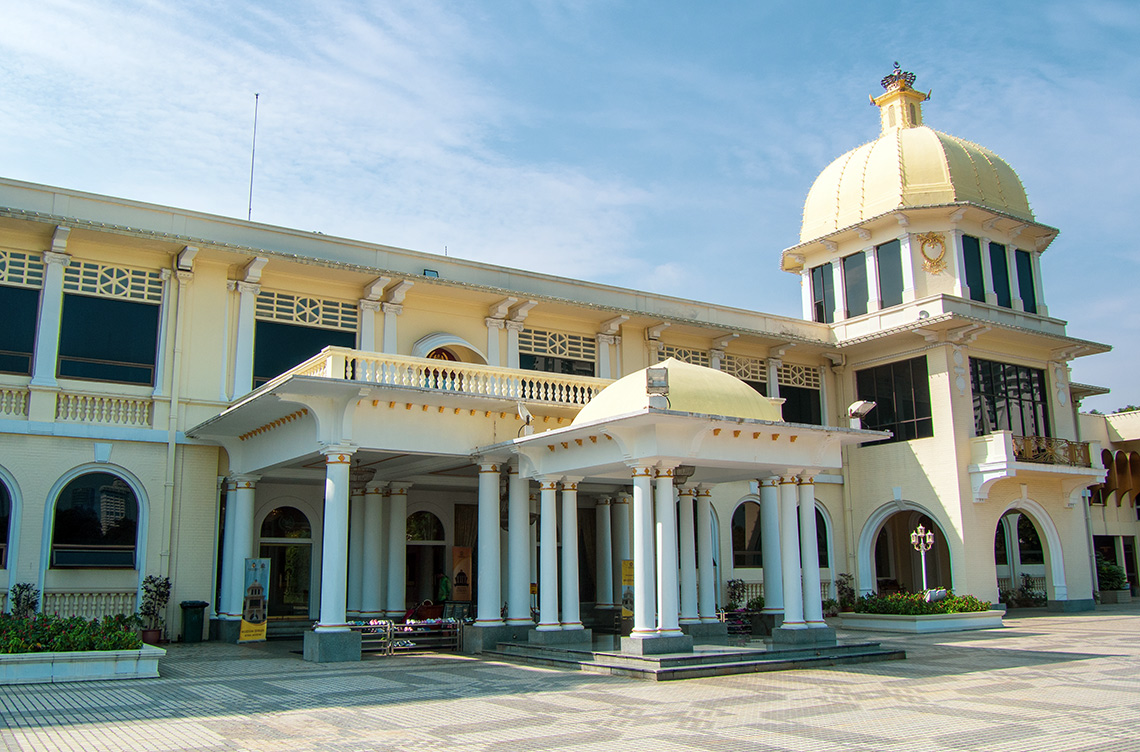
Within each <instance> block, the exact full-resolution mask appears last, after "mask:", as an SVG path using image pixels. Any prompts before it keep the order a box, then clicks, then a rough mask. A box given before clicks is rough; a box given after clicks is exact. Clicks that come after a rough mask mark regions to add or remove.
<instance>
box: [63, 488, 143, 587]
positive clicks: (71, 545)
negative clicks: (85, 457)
mask: <svg viewBox="0 0 1140 752" xmlns="http://www.w3.org/2000/svg"><path fill="white" fill-rule="evenodd" d="M138 515H139V504H138V500H137V499H136V498H135V492H134V491H132V490H131V487H130V486H128V485H127V483H126V482H125V481H124V480H123V479H122V478H119V477H117V476H114V475H111V474H110V473H88V474H86V475H81V476H79V477H78V478H76V479H75V480H73V481H71V482H70V483H68V484H67V485H66V486H65V487H64V489H63V491H62V492H61V493H60V495H59V498H57V499H56V502H55V524H54V526H53V527H52V539H51V565H52V567H111V568H120V567H126V568H129V567H134V565H135V539H136V534H137V529H138Z"/></svg>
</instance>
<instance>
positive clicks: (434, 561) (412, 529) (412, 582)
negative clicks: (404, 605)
mask: <svg viewBox="0 0 1140 752" xmlns="http://www.w3.org/2000/svg"><path fill="white" fill-rule="evenodd" d="M446 548H447V541H446V539H445V536H444V530H443V523H442V522H441V521H440V519H439V517H436V516H435V515H434V514H432V513H431V512H428V511H426V510H420V511H418V512H413V513H412V514H410V515H408V523H407V553H406V554H405V555H406V556H407V570H406V571H407V576H408V580H407V590H406V591H405V592H406V593H407V596H406V597H407V599H408V601H409V603H410V604H415V603H423V602H424V601H435V599H436V580H437V577H436V575H437V574H443V573H444V572H446V571H447V569H446V567H445V564H446V561H445V553H446ZM469 576H470V575H468V577H469ZM458 579H459V578H458V575H457V576H456V580H457V581H456V582H454V583H452V584H453V586H454V587H462V586H464V585H468V586H469V585H470V582H462V583H461V582H458Z"/></svg>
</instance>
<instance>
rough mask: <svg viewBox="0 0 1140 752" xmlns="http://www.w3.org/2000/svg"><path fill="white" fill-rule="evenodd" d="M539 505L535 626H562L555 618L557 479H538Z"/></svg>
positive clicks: (556, 587)
mask: <svg viewBox="0 0 1140 752" xmlns="http://www.w3.org/2000/svg"><path fill="white" fill-rule="evenodd" d="M539 498H540V502H539V503H540V504H541V505H542V508H541V509H540V511H539V513H538V524H539V525H541V526H542V529H541V531H540V536H541V540H540V541H539V548H538V554H539V556H540V557H541V564H540V566H539V571H538V576H539V577H541V578H542V581H541V582H540V583H539V584H538V627H537V628H538V630H539V631H543V632H548V631H554V630H558V629H562V625H561V624H560V623H559V622H558V519H557V517H558V481H557V480H554V479H552V478H543V479H542V480H541V481H540V483H539Z"/></svg>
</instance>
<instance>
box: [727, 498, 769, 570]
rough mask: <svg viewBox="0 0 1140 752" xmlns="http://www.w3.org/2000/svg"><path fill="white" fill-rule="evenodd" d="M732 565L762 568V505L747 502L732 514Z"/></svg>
mask: <svg viewBox="0 0 1140 752" xmlns="http://www.w3.org/2000/svg"><path fill="white" fill-rule="evenodd" d="M732 565H733V566H734V567H761V566H763V565H764V560H763V557H762V555H761V548H760V505H759V504H757V503H756V502H754V501H746V502H744V503H743V504H741V505H740V506H738V507H737V508H736V511H735V512H733V513H732Z"/></svg>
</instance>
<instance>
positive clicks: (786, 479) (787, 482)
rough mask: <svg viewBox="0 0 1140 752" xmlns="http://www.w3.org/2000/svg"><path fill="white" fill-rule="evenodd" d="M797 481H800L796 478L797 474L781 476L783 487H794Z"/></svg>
mask: <svg viewBox="0 0 1140 752" xmlns="http://www.w3.org/2000/svg"><path fill="white" fill-rule="evenodd" d="M797 480H798V478H797V477H796V476H795V474H789V475H781V476H780V485H781V486H794V485H796V482H797Z"/></svg>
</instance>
